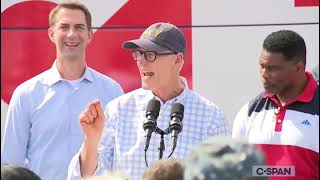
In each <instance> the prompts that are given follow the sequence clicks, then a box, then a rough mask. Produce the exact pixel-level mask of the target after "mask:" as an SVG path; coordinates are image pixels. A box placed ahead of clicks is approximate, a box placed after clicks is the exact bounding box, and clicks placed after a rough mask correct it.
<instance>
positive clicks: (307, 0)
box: [294, 0, 319, 7]
mask: <svg viewBox="0 0 320 180" xmlns="http://www.w3.org/2000/svg"><path fill="white" fill-rule="evenodd" d="M294 6H295V7H303V6H319V0H295V1H294Z"/></svg>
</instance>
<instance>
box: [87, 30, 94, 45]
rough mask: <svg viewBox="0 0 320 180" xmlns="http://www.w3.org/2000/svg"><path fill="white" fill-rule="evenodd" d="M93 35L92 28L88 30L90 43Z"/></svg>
mask: <svg viewBox="0 0 320 180" xmlns="http://www.w3.org/2000/svg"><path fill="white" fill-rule="evenodd" d="M92 36H93V31H92V29H91V30H89V31H88V44H89V43H90V42H91V40H92Z"/></svg>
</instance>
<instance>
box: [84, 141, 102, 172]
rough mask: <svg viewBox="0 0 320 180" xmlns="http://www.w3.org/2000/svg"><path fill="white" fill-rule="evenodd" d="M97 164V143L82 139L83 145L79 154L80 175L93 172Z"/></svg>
mask: <svg viewBox="0 0 320 180" xmlns="http://www.w3.org/2000/svg"><path fill="white" fill-rule="evenodd" d="M97 164H98V150H97V144H96V143H92V141H91V142H90V140H85V141H84V147H83V149H82V151H81V155H80V171H81V176H82V177H87V176H90V175H92V174H93V172H94V171H95V169H96V167H97Z"/></svg>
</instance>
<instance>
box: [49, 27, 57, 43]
mask: <svg viewBox="0 0 320 180" xmlns="http://www.w3.org/2000/svg"><path fill="white" fill-rule="evenodd" d="M53 35H54V32H53V30H52V27H50V28H49V29H48V36H49V39H50V40H51V42H53V43H55V41H54V37H53Z"/></svg>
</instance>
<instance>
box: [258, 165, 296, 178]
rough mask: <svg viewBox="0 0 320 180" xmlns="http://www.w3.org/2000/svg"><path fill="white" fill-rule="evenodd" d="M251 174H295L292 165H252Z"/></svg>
mask: <svg viewBox="0 0 320 180" xmlns="http://www.w3.org/2000/svg"><path fill="white" fill-rule="evenodd" d="M252 176H295V167H294V166H253V167H252Z"/></svg>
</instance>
